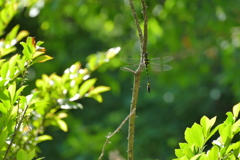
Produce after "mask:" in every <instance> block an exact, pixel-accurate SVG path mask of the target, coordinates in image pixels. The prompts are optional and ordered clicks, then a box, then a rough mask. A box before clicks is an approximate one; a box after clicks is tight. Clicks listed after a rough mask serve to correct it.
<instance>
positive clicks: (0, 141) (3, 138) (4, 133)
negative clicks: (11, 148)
mask: <svg viewBox="0 0 240 160" xmlns="http://www.w3.org/2000/svg"><path fill="white" fill-rule="evenodd" d="M7 136H8V130H7V127H5V128H4V129H2V132H1V134H0V148H3V145H4V144H5V143H6V140H7Z"/></svg>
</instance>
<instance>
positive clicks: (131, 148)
mask: <svg viewBox="0 0 240 160" xmlns="http://www.w3.org/2000/svg"><path fill="white" fill-rule="evenodd" d="M141 3H142V13H143V18H144V27H143V31H144V35H143V34H142V30H141V28H140V25H139V22H138V18H137V14H136V11H135V8H134V4H133V1H132V0H129V5H130V7H131V11H132V15H133V19H134V21H135V24H136V27H137V31H138V34H139V39H140V43H141V48H140V49H141V53H140V55H141V61H140V63H139V67H138V69H137V70H136V71H135V74H134V83H133V92H132V103H131V107H130V113H132V111H134V112H133V114H132V116H130V118H129V126H128V160H134V128H135V127H134V126H135V118H136V107H137V99H138V91H139V86H140V77H141V70H140V67H141V62H143V61H144V56H143V55H144V54H145V53H147V39H148V25H147V23H148V17H147V11H146V8H147V6H146V3H145V0H141Z"/></svg>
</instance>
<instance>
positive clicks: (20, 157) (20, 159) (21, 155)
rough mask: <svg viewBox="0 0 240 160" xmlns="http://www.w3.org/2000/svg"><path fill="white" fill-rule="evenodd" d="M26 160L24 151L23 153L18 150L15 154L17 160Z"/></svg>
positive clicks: (21, 150)
mask: <svg viewBox="0 0 240 160" xmlns="http://www.w3.org/2000/svg"><path fill="white" fill-rule="evenodd" d="M27 159H28V154H27V152H26V151H24V150H23V149H20V150H19V151H18V152H17V160H27Z"/></svg>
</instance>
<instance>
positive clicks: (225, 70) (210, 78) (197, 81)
mask: <svg viewBox="0 0 240 160" xmlns="http://www.w3.org/2000/svg"><path fill="white" fill-rule="evenodd" d="M135 4H136V5H137V4H138V1H137V0H135ZM147 5H148V8H147V10H148V16H149V43H148V54H149V58H154V57H159V56H160V57H162V56H165V55H171V56H173V57H174V61H172V62H171V64H170V65H172V67H173V69H172V70H171V71H168V72H162V73H161V74H159V75H156V74H155V73H153V72H151V71H150V73H149V77H150V83H151V89H152V90H151V94H148V93H147V92H146V89H145V85H146V80H145V79H146V77H145V75H144V74H143V75H142V83H141V86H142V87H141V88H140V96H139V99H138V101H139V103H138V107H139V110H138V111H137V117H138V118H137V120H136V134H137V136H136V137H135V144H136V145H135V152H136V153H137V154H136V158H138V159H161V160H169V159H172V158H173V157H174V148H176V147H177V144H178V143H179V141H182V140H183V138H184V137H183V136H182V135H183V134H182V133H183V132H184V129H185V128H186V126H190V125H191V124H192V122H195V121H198V119H200V117H202V115H206V116H208V117H214V116H217V117H218V119H217V120H218V121H223V120H224V119H225V117H224V114H225V113H226V111H228V110H229V108H230V107H231V106H232V105H233V104H236V103H237V102H239V97H240V92H239V89H240V83H239V81H240V79H239V77H240V74H239V73H240V72H239V67H240V66H239V65H240V63H238V62H239V60H240V56H239V55H240V54H239V48H240V47H239V44H240V43H239V33H240V32H239V26H240V23H239V20H238V18H236V17H239V16H240V12H239V8H240V1H231V2H230V1H225V0H218V1H192V0H165V1H155V0H148V1H147ZM136 9H137V12H138V13H140V11H141V8H140V7H139V6H137V7H136ZM36 10H37V11H39V12H37V14H35V16H32V14H30V13H32V12H33V11H36ZM53 13H54V14H53ZM139 20H140V23H142V22H143V21H142V17H141V15H139ZM18 23H20V26H24V29H27V30H28V31H29V32H30V33H31V35H34V36H35V37H38V38H39V39H42V40H44V41H45V42H47V43H44V46H45V47H46V48H47V51H48V53H49V54H50V55H51V56H52V57H55V59H54V61H49V62H45V63H44V65H42V64H35V65H34V66H33V67H32V68H31V69H32V70H29V72H30V71H32V72H33V74H30V75H32V76H33V77H34V78H35V79H37V78H39V77H41V76H42V73H47V74H48V75H50V73H52V72H55V73H56V74H58V75H60V74H61V73H62V72H63V71H64V70H66V68H67V67H69V66H71V64H73V63H75V62H76V60H80V61H81V64H82V65H84V64H85V58H86V57H87V56H88V54H90V53H94V52H95V51H96V50H106V48H111V47H112V46H121V53H120V54H119V56H120V57H128V56H129V57H134V54H135V53H136V54H137V55H138V54H139V41H138V39H137V34H136V30H135V26H134V23H133V21H132V16H131V13H130V8H129V4H128V1H127V0H124V1H112V0H104V1H96V0H89V1H84V0H83V1H79V0H68V1H65V0H58V1H51V0H38V3H36V4H34V5H33V6H31V7H28V6H27V7H26V8H24V10H19V14H17V15H16V17H15V18H14V19H13V21H12V23H11V24H10V25H9V27H8V28H7V30H8V31H10V30H11V29H12V28H13V27H14V26H15V25H14V24H18ZM121 65H122V64H121V62H120V61H119V58H114V59H112V60H111V61H110V62H109V63H108V64H106V65H103V66H102V67H101V68H99V69H98V70H97V72H94V77H98V81H97V82H96V83H97V84H105V85H108V86H110V87H111V89H112V90H111V92H107V93H105V94H104V95H103V99H105V98H107V99H108V100H106V101H103V103H101V104H98V103H97V102H95V101H91V100H88V99H84V101H82V100H80V102H81V104H82V105H84V106H87V107H84V110H69V111H68V117H66V118H65V119H64V120H65V121H67V122H68V129H69V130H68V134H66V133H64V132H59V131H58V130H57V129H56V130H54V129H52V128H50V127H49V128H48V130H47V133H48V134H49V135H51V136H53V137H54V139H53V140H52V141H47V142H43V143H40V144H39V146H40V147H41V150H42V155H44V156H47V157H48V158H49V159H58V160H60V159H84V158H85V159H96V158H97V157H98V156H99V153H100V151H101V147H102V144H103V143H104V139H103V137H104V136H106V135H108V132H111V131H113V130H114V129H115V128H116V127H117V126H118V125H119V123H120V122H121V120H122V119H124V118H125V116H126V115H127V114H128V111H129V108H128V106H129V103H130V93H131V88H132V74H130V73H125V72H124V73H123V72H121V71H120V70H119V68H120V67H121ZM30 73H31V72H30ZM34 73H35V74H36V75H35V74H34ZM34 75H35V76H34ZM35 79H33V80H32V81H29V83H28V84H29V87H28V88H25V89H24V91H29V90H32V88H33V87H30V86H33V85H34V84H35ZM166 122H167V123H166ZM70 128H71V129H70ZM126 137H127V131H126V128H124V127H123V130H122V131H121V132H119V133H118V134H117V135H116V136H115V137H113V139H112V140H111V141H112V143H111V145H109V147H107V149H106V152H111V150H113V149H114V150H118V151H119V152H120V154H121V155H123V156H125V157H126V155H125V153H126V146H127V144H126V143H125V142H126V141H124V140H123V139H126ZM101 140H102V141H101ZM149 146H151V147H149ZM69 148H70V149H69Z"/></svg>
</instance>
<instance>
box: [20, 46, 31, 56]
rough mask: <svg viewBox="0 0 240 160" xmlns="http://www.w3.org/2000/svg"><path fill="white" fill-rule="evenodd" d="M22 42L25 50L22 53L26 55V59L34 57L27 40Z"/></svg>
mask: <svg viewBox="0 0 240 160" xmlns="http://www.w3.org/2000/svg"><path fill="white" fill-rule="evenodd" d="M20 44H21V45H22V46H23V51H22V53H23V54H24V56H25V57H26V60H31V58H32V56H31V55H32V54H31V52H30V51H31V50H30V48H29V47H28V45H27V44H26V43H25V42H20Z"/></svg>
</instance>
